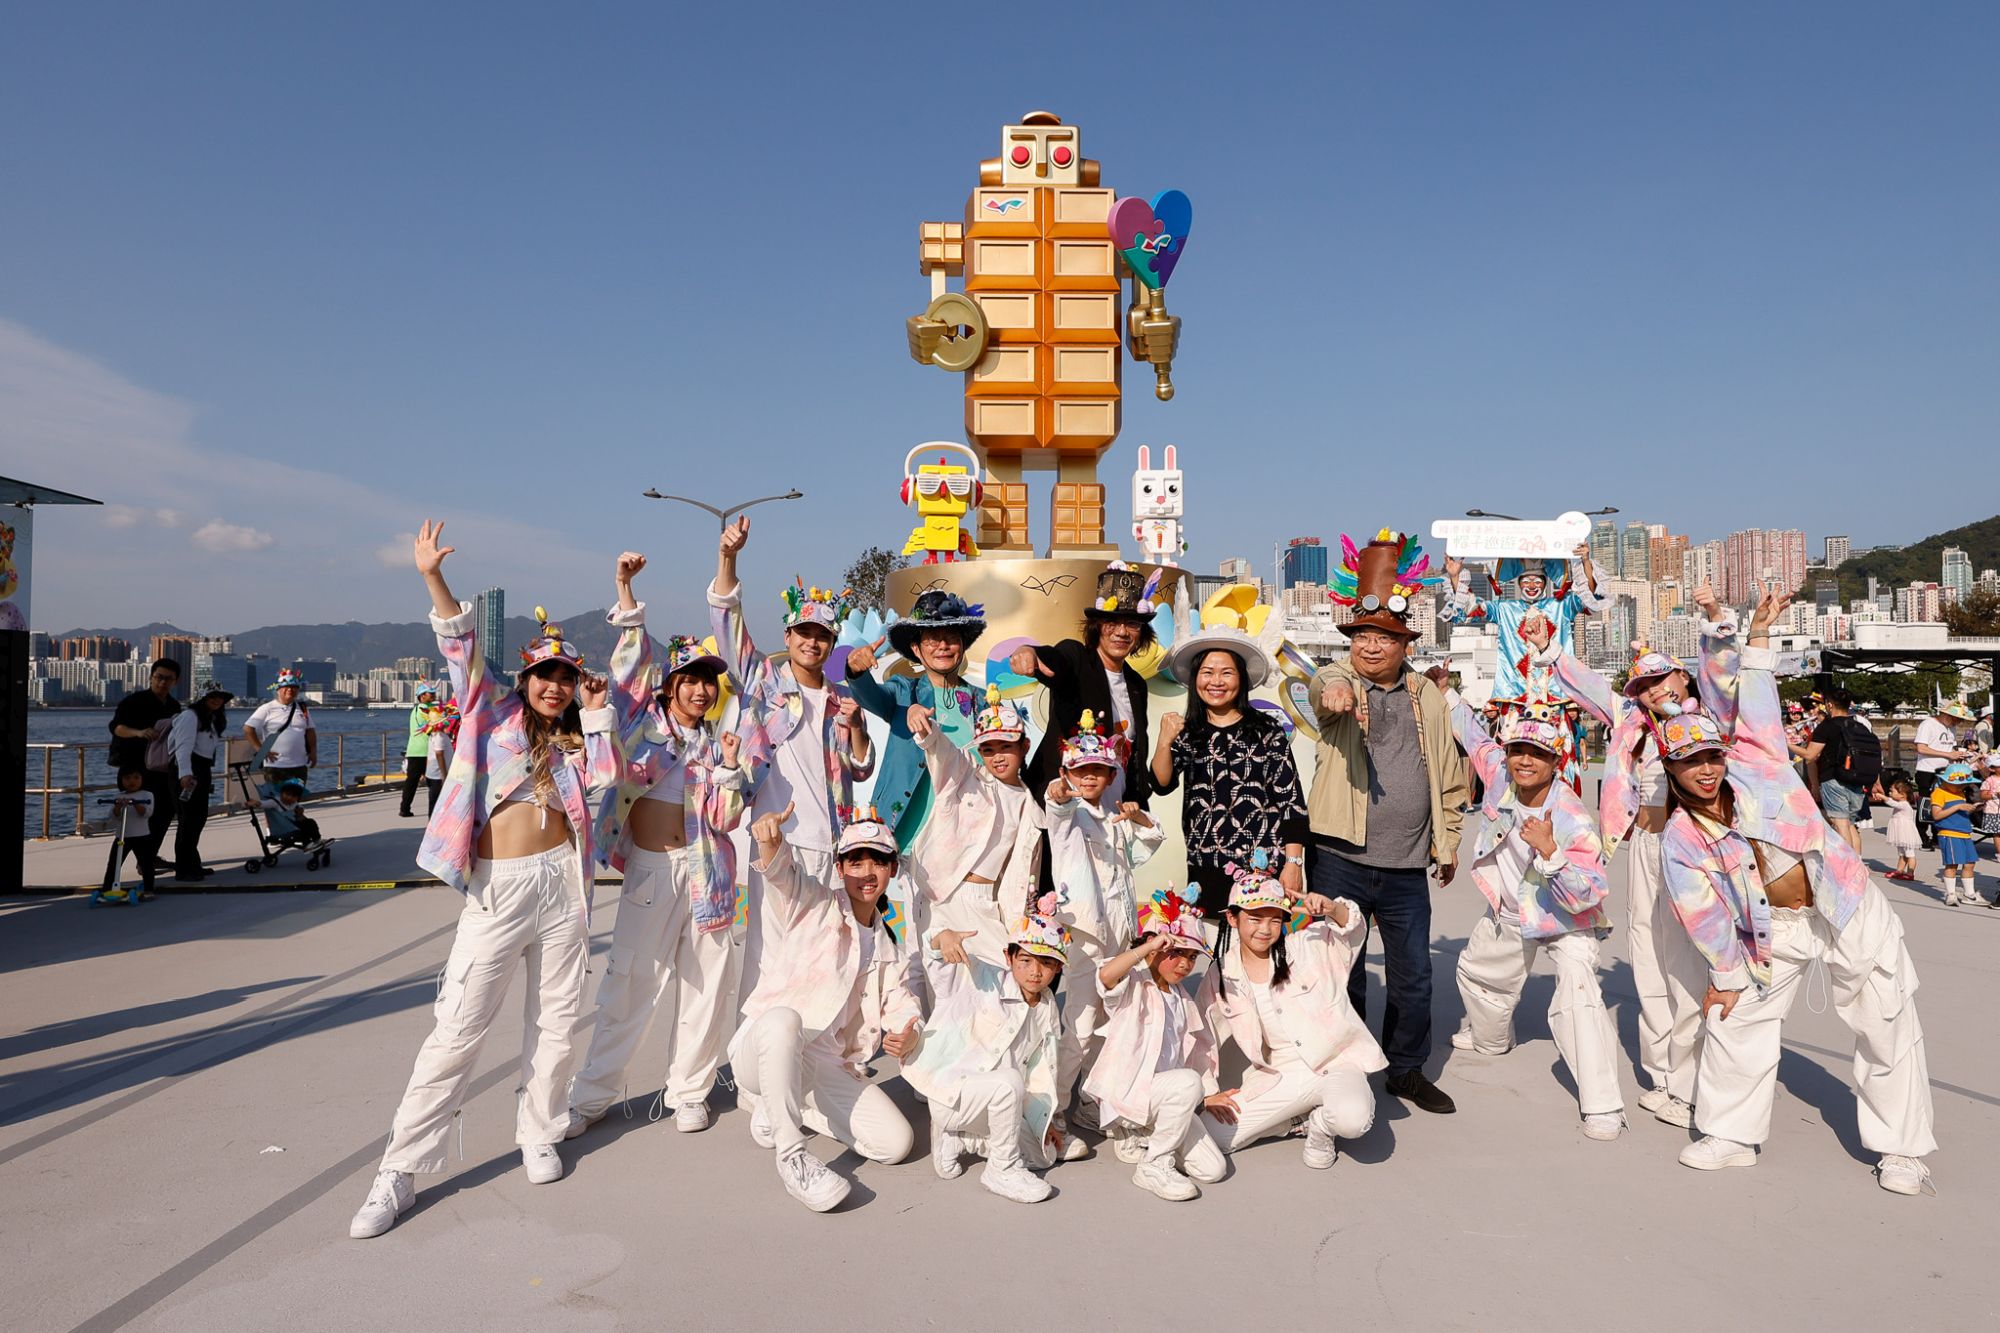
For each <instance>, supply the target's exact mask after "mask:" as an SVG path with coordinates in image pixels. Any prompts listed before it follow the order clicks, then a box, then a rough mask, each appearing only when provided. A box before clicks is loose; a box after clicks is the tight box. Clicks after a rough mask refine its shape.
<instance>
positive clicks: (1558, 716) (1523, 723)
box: [1500, 701, 1575, 759]
mask: <svg viewBox="0 0 2000 1333" xmlns="http://www.w3.org/2000/svg"><path fill="white" fill-rule="evenodd" d="M1574 736H1575V733H1574V732H1573V731H1571V730H1570V727H1569V723H1568V721H1567V719H1565V718H1564V717H1563V710H1562V707H1561V706H1560V705H1558V704H1552V703H1547V702H1541V701H1537V702H1533V703H1524V704H1522V705H1521V706H1520V707H1518V708H1515V709H1513V710H1511V711H1509V712H1508V714H1507V717H1506V720H1505V721H1504V722H1502V723H1501V724H1500V743H1501V744H1502V745H1532V746H1534V747H1535V748H1536V749H1537V750H1541V751H1544V752H1546V753H1548V754H1550V755H1552V756H1554V757H1555V758H1558V759H1560V758H1562V756H1564V755H1566V754H1568V753H1569V748H1570V743H1571V741H1572V739H1573V738H1574Z"/></svg>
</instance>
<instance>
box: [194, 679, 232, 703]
mask: <svg viewBox="0 0 2000 1333" xmlns="http://www.w3.org/2000/svg"><path fill="white" fill-rule="evenodd" d="M218 694H219V695H221V696H222V697H223V698H224V699H234V698H235V697H236V691H234V690H227V689H224V688H223V687H222V686H221V685H220V684H219V683H217V682H215V681H212V680H205V681H203V682H202V683H201V688H199V689H197V690H196V691H195V692H194V701H195V702H196V703H200V702H201V701H202V700H204V699H210V698H213V697H215V696H216V695H218Z"/></svg>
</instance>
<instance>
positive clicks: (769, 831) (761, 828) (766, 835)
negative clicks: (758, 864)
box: [750, 801, 798, 861]
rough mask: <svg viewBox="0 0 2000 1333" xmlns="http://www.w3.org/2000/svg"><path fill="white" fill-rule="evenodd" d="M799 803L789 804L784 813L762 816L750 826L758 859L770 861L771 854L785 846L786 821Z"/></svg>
mask: <svg viewBox="0 0 2000 1333" xmlns="http://www.w3.org/2000/svg"><path fill="white" fill-rule="evenodd" d="M797 804H798V803H797V802H796V801H792V802H788V803H787V804H786V806H785V808H784V809H783V810H782V811H778V812H775V813H773V814H768V815H760V816H758V817H757V819H756V820H755V821H754V822H752V824H751V825H750V836H751V837H752V838H754V839H756V841H757V851H758V859H759V860H760V861H769V860H770V859H771V854H772V853H773V852H775V851H777V850H778V848H779V847H781V846H783V845H784V841H785V833H784V830H785V821H786V820H788V819H790V818H791V817H792V811H793V809H795V808H796V807H797Z"/></svg>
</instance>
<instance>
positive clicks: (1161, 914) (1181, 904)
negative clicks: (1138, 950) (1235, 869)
mask: <svg viewBox="0 0 2000 1333" xmlns="http://www.w3.org/2000/svg"><path fill="white" fill-rule="evenodd" d="M1200 897H1201V885H1199V884H1190V885H1188V886H1187V887H1186V888H1183V889H1159V890H1156V891H1155V892H1154V894H1153V896H1152V897H1150V898H1148V899H1147V900H1146V901H1145V902H1143V903H1140V904H1139V935H1140V937H1141V938H1144V937H1145V936H1147V935H1165V936H1166V937H1167V947H1168V948H1171V949H1188V950H1192V951H1193V952H1195V953H1203V952H1206V951H1207V949H1208V937H1207V936H1205V935H1203V934H1202V933H1201V909H1200V908H1199V907H1196V906H1195V902H1196V901H1197V900H1198V899H1199V898H1200Z"/></svg>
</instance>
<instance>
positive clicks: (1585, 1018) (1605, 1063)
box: [1458, 911, 1625, 1115]
mask: <svg viewBox="0 0 2000 1333" xmlns="http://www.w3.org/2000/svg"><path fill="white" fill-rule="evenodd" d="M1543 949H1546V950H1547V951H1548V953H1549V956H1550V957H1552V958H1554V959H1555V962H1556V989H1555V995H1554V996H1553V997H1552V998H1551V999H1550V1001H1549V1035H1550V1036H1552V1037H1554V1038H1555V1043H1556V1051H1557V1053H1558V1054H1560V1055H1561V1056H1562V1058H1563V1063H1564V1064H1566V1065H1568V1066H1569V1072H1570V1077H1572V1078H1574V1079H1575V1080H1576V1097H1577V1102H1578V1103H1579V1104H1580V1105H1581V1107H1582V1109H1583V1114H1585V1115H1613V1114H1617V1113H1619V1112H1621V1111H1623V1110H1624V1109H1625V1094H1624V1093H1623V1092H1621V1091H1620V1090H1619V1087H1618V1034H1617V1032H1616V1030H1614V1029H1613V1028H1612V1026H1611V1015H1610V1013H1609V1012H1608V1011H1607V1010H1606V1009H1605V1007H1604V992H1603V991H1602V990H1601V989H1600V988H1599V986H1598V984H1597V940H1596V938H1595V937H1594V936H1592V935H1590V934H1589V933H1587V932H1584V931H1578V932H1576V933H1574V934H1570V935H1557V936H1555V937H1554V938H1553V939H1546V940H1529V939H1523V938H1522V936H1521V928H1520V926H1519V925H1516V924H1510V923H1507V922H1503V921H1500V920H1499V919H1498V918H1496V917H1495V916H1494V915H1493V913H1492V912H1490V911H1489V912H1488V913H1487V914H1486V915H1485V916H1483V917H1481V918H1480V919H1479V922H1478V924H1476V925H1474V926H1473V928H1472V934H1471V936H1470V937H1469V938H1467V940H1466V941H1465V948H1464V949H1463V950H1462V951H1461V952H1460V953H1459V955H1458V993H1459V996H1460V998H1462V999H1463V1000H1464V1001H1465V1029H1466V1031H1468V1032H1470V1033H1471V1034H1472V1044H1473V1047H1474V1049H1475V1050H1478V1051H1481V1052H1484V1053H1486V1054H1489V1055H1498V1054H1500V1053H1501V1052H1503V1051H1506V1050H1508V1049H1510V1048H1511V1047H1512V1046H1513V1045H1514V1009H1515V1007H1516V1006H1517V1005H1519V1004H1520V1002H1521V987H1522V986H1524V985H1526V984H1527V981H1528V972H1529V970H1530V969H1531V968H1533V966H1534V963H1535V954H1536V953H1537V952H1539V951H1541V950H1543Z"/></svg>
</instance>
